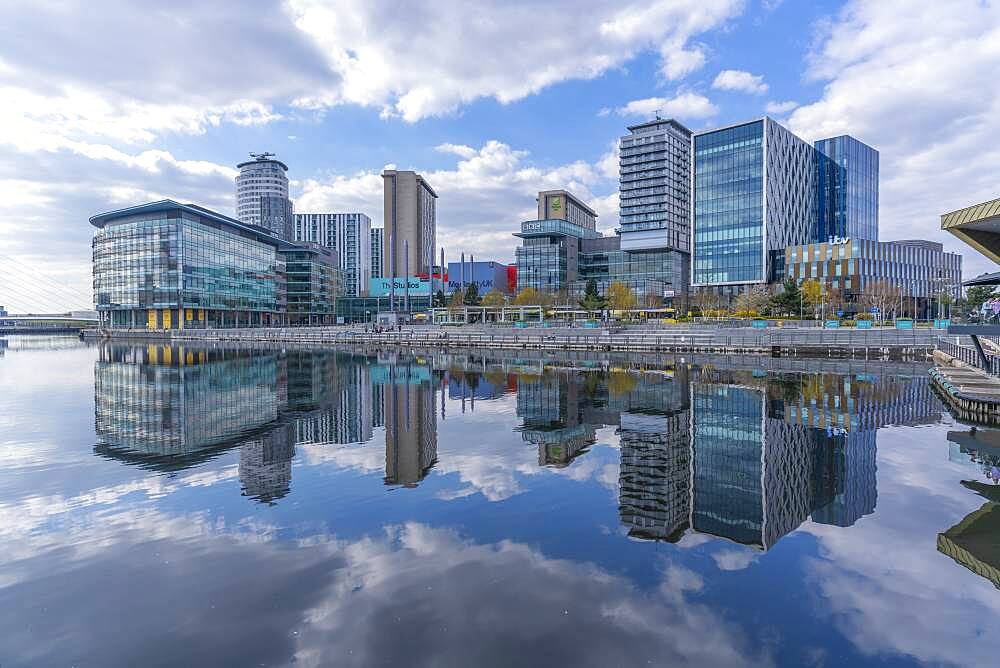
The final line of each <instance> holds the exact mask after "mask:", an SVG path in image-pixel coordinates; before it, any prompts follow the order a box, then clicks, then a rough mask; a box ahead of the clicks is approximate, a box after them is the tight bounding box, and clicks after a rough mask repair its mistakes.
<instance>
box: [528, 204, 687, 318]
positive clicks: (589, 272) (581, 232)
mask: <svg viewBox="0 0 1000 668" xmlns="http://www.w3.org/2000/svg"><path fill="white" fill-rule="evenodd" d="M555 192H559V193H564V192H565V191H555ZM547 195H548V193H545V192H543V193H539V202H540V204H539V208H540V211H541V208H542V205H541V202H542V201H543V198H544V197H545V196H547ZM574 200H575V198H573V200H570V201H574ZM548 208H550V205H549V204H547V205H546V210H547V209H548ZM514 236H515V237H519V238H521V239H523V243H522V245H521V247H520V248H517V249H516V250H515V259H516V263H517V288H518V289H519V290H521V289H524V288H533V289H535V290H539V291H542V292H549V293H567V294H569V295H574V296H579V295H582V294H583V292H584V290H585V289H586V285H587V283H588V282H589V281H590V280H591V279H593V280H594V281H596V282H597V284H598V289H599V290H600V291H602V292H603V291H606V290H607V288H608V286H609V285H610V284H611V283H613V282H621V283H624V284H626V285H627V286H628V287H629V288H631V289H632V291H633V292H634V293H635V294H636V296H637V297H639V298H640V299H643V298H647V299H651V300H655V301H657V302H658V303H659V302H662V301H663V300H672V298H673V297H674V296H675V293H676V294H677V295H678V296H681V297H683V296H684V287H683V286H685V285H687V270H688V264H687V261H686V260H685V257H684V255H683V254H679V253H676V252H673V251H671V250H670V249H668V248H642V249H639V248H637V249H633V250H628V249H623V248H622V241H621V239H622V238H621V236H619V235H618V234H616V235H614V236H603V235H601V233H600V232H598V231H597V230H596V229H594V228H591V227H585V226H583V225H580V224H576V223H574V222H571V221H570V220H569V219H566V218H545V219H538V220H527V221H524V222H523V223H521V231H520V232H516V233H514Z"/></svg>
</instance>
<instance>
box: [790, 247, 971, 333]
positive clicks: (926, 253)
mask: <svg viewBox="0 0 1000 668" xmlns="http://www.w3.org/2000/svg"><path fill="white" fill-rule="evenodd" d="M786 277H787V278H791V279H792V280H794V281H796V282H802V281H807V280H816V281H819V282H820V283H822V284H824V285H825V286H826V287H827V288H830V289H833V290H837V291H839V292H840V294H841V296H842V297H843V301H844V306H845V308H844V311H845V312H848V313H854V312H858V311H865V310H868V306H869V304H868V302H869V301H871V300H869V299H868V296H869V295H870V294H871V291H872V290H873V289H882V288H884V287H885V286H890V287H892V288H894V289H896V290H897V291H898V298H899V304H898V307H897V309H896V313H897V315H902V314H907V315H911V316H912V315H916V316H917V317H921V318H924V317H934V316H935V315H936V310H937V309H936V307H937V303H938V302H939V300H940V298H941V296H942V295H943V294H947V295H948V296H950V297H951V298H952V299H957V297H958V295H959V294H960V290H961V283H962V256H961V255H959V254H957V253H948V252H946V251H945V250H944V248H943V247H942V245H941V244H939V243H937V242H934V241H922V240H901V241H873V240H870V239H842V238H836V237H834V238H831V239H830V240H829V241H826V242H823V243H816V244H806V245H802V246H789V247H788V248H786V249H785V258H784V267H783V268H780V267H779V268H778V273H777V275H776V278H777V279H779V280H780V279H783V278H786Z"/></svg>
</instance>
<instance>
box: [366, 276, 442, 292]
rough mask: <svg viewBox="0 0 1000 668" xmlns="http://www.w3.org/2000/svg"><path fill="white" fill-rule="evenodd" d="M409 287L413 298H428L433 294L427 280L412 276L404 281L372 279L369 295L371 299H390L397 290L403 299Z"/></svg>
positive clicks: (369, 284) (401, 279)
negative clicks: (393, 291) (394, 290)
mask: <svg viewBox="0 0 1000 668" xmlns="http://www.w3.org/2000/svg"><path fill="white" fill-rule="evenodd" d="M407 286H409V290H410V296H411V297H415V296H417V297H428V296H430V294H431V282H430V281H429V280H427V279H426V278H418V277H416V276H410V277H409V278H407V279H403V278H402V277H401V276H400V277H396V278H372V279H370V280H369V281H368V295H369V296H371V297H388V296H389V295H390V294H391V293H392V289H393V287H395V288H396V296H397V297H402V296H403V295H404V294H405V293H406V290H407Z"/></svg>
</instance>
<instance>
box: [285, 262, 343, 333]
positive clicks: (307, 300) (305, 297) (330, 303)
mask: <svg viewBox="0 0 1000 668" xmlns="http://www.w3.org/2000/svg"><path fill="white" fill-rule="evenodd" d="M281 255H282V256H284V259H285V275H286V277H287V294H288V316H287V320H288V324H289V325H331V324H333V323H334V322H335V318H336V311H337V295H338V293H339V292H340V289H341V275H340V271H339V270H338V269H337V260H336V258H335V257H334V255H333V253H332V252H331V251H330V250H329V249H328V248H326V247H325V246H320V245H319V244H309V245H307V246H304V247H300V248H293V249H288V250H283V251H281Z"/></svg>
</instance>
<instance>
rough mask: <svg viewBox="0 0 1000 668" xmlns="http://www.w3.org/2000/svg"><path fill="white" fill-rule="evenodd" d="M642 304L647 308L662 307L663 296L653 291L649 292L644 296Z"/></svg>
mask: <svg viewBox="0 0 1000 668" xmlns="http://www.w3.org/2000/svg"><path fill="white" fill-rule="evenodd" d="M642 305H643V306H645V307H646V308H661V307H662V306H663V297H661V296H660V295H657V294H653V293H652V292H647V293H646V294H645V295H644V296H643V298H642Z"/></svg>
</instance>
